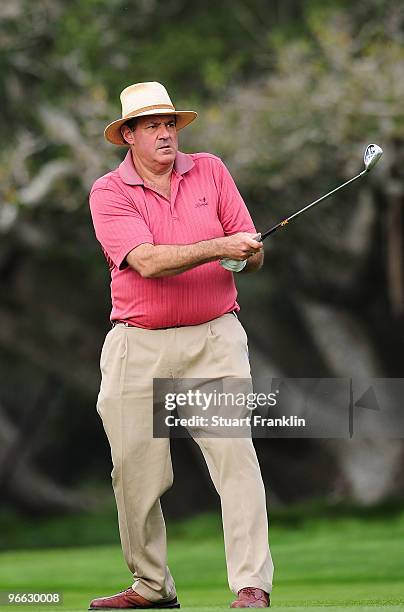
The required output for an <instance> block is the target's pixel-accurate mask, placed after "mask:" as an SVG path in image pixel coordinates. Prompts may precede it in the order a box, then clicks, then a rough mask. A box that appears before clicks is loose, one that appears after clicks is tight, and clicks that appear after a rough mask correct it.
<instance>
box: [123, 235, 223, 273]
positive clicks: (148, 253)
mask: <svg viewBox="0 0 404 612" xmlns="http://www.w3.org/2000/svg"><path fill="white" fill-rule="evenodd" d="M220 240H221V239H220V238H213V239H211V240H203V241H201V242H195V243H194V244H184V245H170V244H167V245H156V246H153V245H151V244H150V245H141V247H146V248H143V249H142V252H141V255H140V256H139V254H136V256H135V255H133V253H134V252H132V253H130V254H129V255H128V257H127V260H128V263H129V265H131V266H132V267H134V268H135V269H136V270H137V271H138V272H139V273H140V274H141V275H142V276H144V277H145V278H160V277H163V276H174V275H176V274H181V272H185V271H186V270H190V269H191V268H195V267H196V266H199V265H201V264H204V263H208V262H210V261H215V260H216V259H219V258H220V242H219V241H220ZM135 250H136V249H135Z"/></svg>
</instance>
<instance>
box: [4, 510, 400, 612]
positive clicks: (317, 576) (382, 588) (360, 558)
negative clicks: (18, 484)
mask: <svg viewBox="0 0 404 612" xmlns="http://www.w3.org/2000/svg"><path fill="white" fill-rule="evenodd" d="M270 535H271V548H272V553H273V556H274V561H275V580H274V592H273V597H272V608H273V609H275V610H276V609H281V608H285V612H286V611H287V612H293V611H295V610H296V611H297V610H302V609H304V610H305V611H310V610H313V611H314V610H315V611H316V612H318V611H319V610H332V612H340V611H342V610H344V611H348V610H355V611H356V610H372V612H374V611H376V610H380V609H382V608H383V609H386V610H388V611H396V610H397V611H398V610H402V611H404V513H395V514H394V515H390V516H387V517H381V516H374V517H370V518H367V519H361V518H359V517H358V516H355V515H352V516H338V517H334V518H332V519H331V518H322V517H315V518H312V519H310V518H309V516H306V517H305V518H304V519H303V520H299V521H297V520H296V521H295V522H293V521H292V522H290V521H289V522H284V523H282V522H279V524H276V523H275V522H274V524H273V525H272V526H271V532H270ZM169 564H170V568H171V570H172V572H173V575H174V577H175V579H176V584H177V590H178V596H179V599H180V601H181V604H182V608H190V609H191V608H192V611H193V612H197V611H198V610H204V609H206V610H209V611H212V610H223V609H226V608H227V607H228V605H229V602H230V601H231V598H232V595H231V593H230V592H229V590H228V588H227V578H226V571H225V559H224V553H223V541H222V534H221V529H220V520H219V518H218V517H217V516H214V515H206V516H201V517H198V518H196V519H192V520H189V521H186V522H182V523H178V524H174V525H173V526H172V527H171V528H170V529H169ZM130 583H131V580H130V575H129V573H128V570H127V568H126V565H125V563H124V561H123V559H122V554H121V550H120V547H119V546H117V545H107V546H106V545H100V546H92V547H81V548H72V547H70V548H53V549H48V550H14V551H5V552H2V553H1V554H0V588H1V589H3V590H4V589H18V590H20V591H21V590H28V591H35V592H38V591H47V592H49V591H54V590H57V591H62V592H63V594H64V604H63V606H60V607H53V606H42V607H36V606H29V607H28V606H18V608H23V609H24V610H32V611H34V610H59V611H60V612H62V611H63V612H68V611H73V610H74V611H76V610H86V609H87V605H88V602H89V600H90V599H91V598H93V597H95V596H99V595H103V594H112V593H114V592H117V591H119V590H122V589H123V588H126V587H127V586H129V585H130ZM16 608H17V607H16V606H15V607H10V606H2V607H0V609H1V610H9V611H10V610H12V609H14V610H15V609H16Z"/></svg>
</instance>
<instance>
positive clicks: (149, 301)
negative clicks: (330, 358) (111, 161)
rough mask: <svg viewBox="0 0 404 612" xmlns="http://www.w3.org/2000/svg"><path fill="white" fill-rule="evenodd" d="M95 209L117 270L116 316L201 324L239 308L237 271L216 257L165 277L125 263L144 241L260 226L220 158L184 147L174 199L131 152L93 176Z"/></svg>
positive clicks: (156, 323)
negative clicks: (142, 172) (149, 179)
mask: <svg viewBox="0 0 404 612" xmlns="http://www.w3.org/2000/svg"><path fill="white" fill-rule="evenodd" d="M90 209H91V215H92V219H93V223H94V228H95V233H96V236H97V239H98V240H99V242H100V243H101V246H102V249H103V251H104V254H105V257H106V259H107V262H108V265H109V268H110V272H111V298H112V312H111V321H118V320H119V321H127V322H128V323H131V324H132V325H137V326H138V327H143V328H146V329H158V328H161V327H175V326H179V325H198V324H200V323H205V322H206V321H210V320H212V319H215V318H217V317H220V316H221V315H223V314H225V313H227V312H231V311H232V310H237V311H238V310H239V306H238V304H237V302H236V297H237V291H236V287H235V283H234V279H233V274H232V273H231V272H229V271H228V270H225V269H224V268H223V267H222V266H220V265H219V262H218V261H213V262H210V263H206V264H202V265H200V266H197V267H196V268H193V269H192V270H188V271H186V272H183V273H182V274H178V275H176V276H169V277H165V278H143V277H142V276H141V275H140V274H138V272H136V271H135V270H133V269H132V268H131V267H129V266H128V264H127V262H126V256H127V254H128V253H129V252H130V251H131V250H132V249H134V248H136V247H137V246H139V245H140V244H143V243H151V244H154V245H157V244H176V245H181V244H191V243H194V242H199V241H201V240H209V239H211V238H218V237H220V236H226V235H229V234H234V233H236V232H255V228H254V225H253V222H252V220H251V217H250V214H249V212H248V210H247V207H246V205H245V204H244V201H243V199H242V197H241V195H240V194H239V192H238V190H237V187H236V185H235V183H234V181H233V179H232V177H231V175H230V173H229V171H228V170H227V168H226V166H225V165H224V164H223V162H222V161H221V160H220V159H219V158H218V157H215V156H214V155H210V154H209V153H193V154H190V155H186V154H184V153H181V152H179V151H178V153H177V156H176V160H175V164H174V169H173V172H172V178H171V201H169V200H167V199H166V198H164V197H163V196H162V195H160V194H159V193H157V192H156V191H154V190H153V189H151V188H149V187H146V186H145V185H144V184H143V180H142V179H141V178H140V176H139V175H138V174H137V172H136V170H135V167H134V164H133V160H132V155H131V151H128V154H127V155H126V157H125V159H124V160H123V162H122V163H121V164H120V166H119V167H118V168H117V169H116V170H113V171H112V172H109V173H108V174H106V175H104V176H102V177H101V178H99V179H98V180H97V181H95V183H94V185H93V187H92V189H91V193H90Z"/></svg>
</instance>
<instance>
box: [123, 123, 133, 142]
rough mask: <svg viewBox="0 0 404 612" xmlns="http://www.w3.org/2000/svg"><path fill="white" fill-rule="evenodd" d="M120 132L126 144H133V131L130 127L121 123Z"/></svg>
mask: <svg viewBox="0 0 404 612" xmlns="http://www.w3.org/2000/svg"><path fill="white" fill-rule="evenodd" d="M121 134H122V138H123V139H124V141H125V142H127V143H128V144H133V142H134V139H135V137H134V134H133V131H132V130H131V129H130V127H129V126H127V125H125V124H124V125H121Z"/></svg>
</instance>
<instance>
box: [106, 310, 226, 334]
mask: <svg viewBox="0 0 404 612" xmlns="http://www.w3.org/2000/svg"><path fill="white" fill-rule="evenodd" d="M225 314H233V315H234V316H235V317H236V319H238V316H237V313H236V311H235V310H231V311H230V312H225ZM210 320H211V321H213V319H210ZM204 322H205V323H209V321H204ZM111 325H112V327H115V326H116V325H124V326H125V327H137V328H138V329H147V328H144V327H140V326H139V325H133V323H128V322H127V321H112V322H111ZM179 327H192V325H171V326H170V327H155V328H153V329H152V330H150V331H157V330H160V329H178V328H179Z"/></svg>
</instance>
